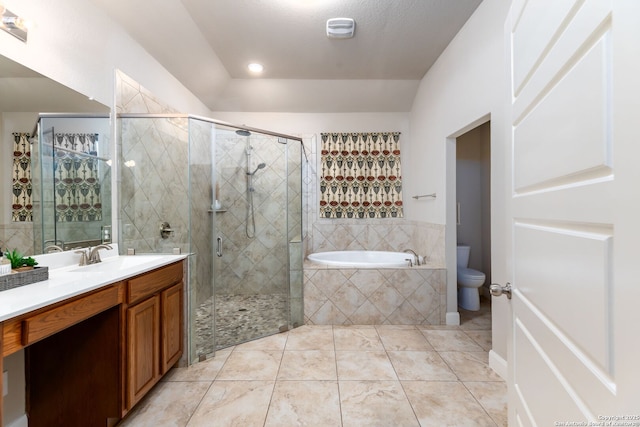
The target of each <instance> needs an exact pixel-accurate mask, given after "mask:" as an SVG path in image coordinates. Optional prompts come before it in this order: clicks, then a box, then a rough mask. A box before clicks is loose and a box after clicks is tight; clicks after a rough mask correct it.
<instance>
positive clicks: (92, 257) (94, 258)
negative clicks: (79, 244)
mask: <svg viewBox="0 0 640 427" xmlns="http://www.w3.org/2000/svg"><path fill="white" fill-rule="evenodd" d="M100 249H107V250H111V249H113V248H112V247H111V246H109V245H106V244H102V245H98V246H94V247H93V248H92V249H91V250H90V251H89V255H88V256H87V264H97V263H99V262H102V260H101V259H100V252H98V251H99V250H100Z"/></svg>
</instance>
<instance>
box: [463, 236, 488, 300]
mask: <svg viewBox="0 0 640 427" xmlns="http://www.w3.org/2000/svg"><path fill="white" fill-rule="evenodd" d="M470 252H471V246H464V245H459V246H458V259H457V272H458V305H459V306H460V307H461V308H464V309H465V310H470V311H478V310H480V293H479V288H480V286H482V285H483V284H484V280H485V276H484V273H483V272H482V271H478V270H474V269H472V268H468V265H469V253H470Z"/></svg>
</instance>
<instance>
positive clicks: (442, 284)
mask: <svg viewBox="0 0 640 427" xmlns="http://www.w3.org/2000/svg"><path fill="white" fill-rule="evenodd" d="M446 283H447V280H446V270H445V269H444V268H434V267H433V266H432V265H426V266H419V267H418V266H414V267H411V268H410V267H405V268H390V269H387V268H381V269H376V268H371V269H345V268H327V266H322V265H318V264H315V263H312V262H309V261H305V263H304V318H305V324H312V325H440V324H444V323H445V314H446V309H445V307H446Z"/></svg>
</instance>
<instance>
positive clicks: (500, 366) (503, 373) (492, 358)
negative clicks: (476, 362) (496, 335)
mask: <svg viewBox="0 0 640 427" xmlns="http://www.w3.org/2000/svg"><path fill="white" fill-rule="evenodd" d="M489 367H490V368H491V369H493V370H494V371H495V372H496V374H498V375H500V377H501V378H502V379H503V380H505V381H506V380H507V361H506V360H504V359H503V358H502V357H500V356H499V355H498V353H496V352H495V351H493V350H491V351H489Z"/></svg>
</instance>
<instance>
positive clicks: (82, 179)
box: [30, 113, 112, 254]
mask: <svg viewBox="0 0 640 427" xmlns="http://www.w3.org/2000/svg"><path fill="white" fill-rule="evenodd" d="M110 134H111V130H110V119H109V116H108V115H82V114H58V113H55V114H53V113H41V114H40V115H39V118H38V122H37V123H36V128H35V130H34V132H33V135H32V138H31V145H32V153H31V179H32V184H33V185H32V192H31V194H30V196H31V197H32V202H33V225H34V253H36V254H40V253H46V252H49V251H50V250H61V249H63V250H70V249H74V248H79V247H87V246H95V245H97V244H100V243H109V242H111V163H112V162H111V160H110V159H111V157H110V152H109V147H110Z"/></svg>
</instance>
